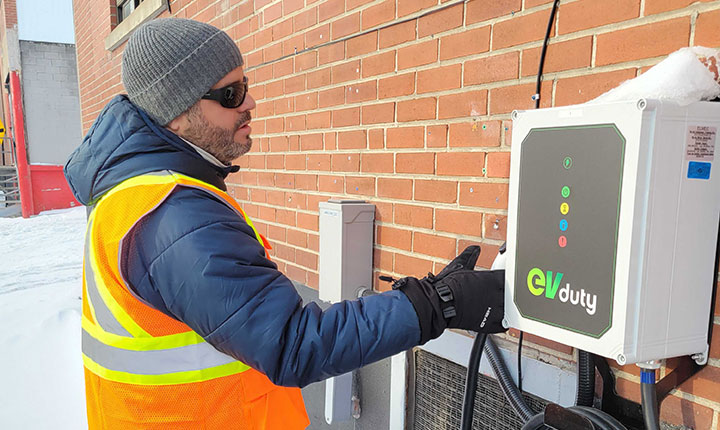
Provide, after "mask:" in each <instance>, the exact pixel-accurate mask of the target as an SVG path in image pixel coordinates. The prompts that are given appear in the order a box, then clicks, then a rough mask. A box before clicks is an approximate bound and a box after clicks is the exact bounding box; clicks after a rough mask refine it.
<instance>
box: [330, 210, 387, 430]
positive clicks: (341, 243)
mask: <svg viewBox="0 0 720 430" xmlns="http://www.w3.org/2000/svg"><path fill="white" fill-rule="evenodd" d="M319 209H320V286H319V290H320V291H319V298H320V300H323V301H326V302H330V303H338V302H341V301H343V300H352V299H356V298H357V297H358V292H359V291H360V290H361V289H362V288H372V273H373V266H372V258H373V241H374V235H373V232H374V224H375V205H372V204H368V203H366V202H365V201H362V200H329V201H327V202H321V203H320V204H319ZM352 393H353V375H352V373H346V374H344V375H340V376H335V377H333V378H329V379H327V380H326V381H325V421H326V422H327V423H328V424H333V423H335V422H338V421H348V420H350V418H351V417H352V416H354V415H357V414H358V410H359V404H358V403H357V402H358V399H356V398H353V394H352Z"/></svg>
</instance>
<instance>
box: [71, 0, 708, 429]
mask: <svg viewBox="0 0 720 430" xmlns="http://www.w3.org/2000/svg"><path fill="white" fill-rule="evenodd" d="M130 3H132V5H131V4H130ZM118 6H119V7H120V9H121V10H120V11H119V10H118ZM551 6H552V1H551V0H502V1H501V0H497V1H482V0H468V1H452V2H449V1H446V0H442V1H441V0H171V1H169V2H168V1H167V0H144V1H138V0H122V1H121V0H117V2H116V1H115V0H111V1H110V2H108V1H105V0H74V14H75V34H76V35H77V56H78V73H79V82H80V99H81V105H82V129H83V132H87V130H88V129H89V128H90V126H91V125H92V123H93V121H94V120H95V118H96V117H97V115H98V114H99V112H100V110H101V109H102V108H103V107H104V106H105V104H106V103H107V102H108V101H109V100H110V99H111V98H112V97H113V96H114V95H115V94H118V93H121V92H123V87H122V84H121V79H120V62H121V56H122V51H123V49H124V46H125V45H124V43H125V41H126V40H127V38H128V37H129V35H130V34H131V33H132V31H133V29H134V28H136V27H137V25H139V24H140V23H142V22H145V21H146V20H149V19H153V18H155V17H158V16H160V17H169V16H175V17H182V18H192V19H196V20H199V21H203V22H207V23H210V24H212V25H215V26H217V27H219V28H221V29H223V30H225V31H226V32H227V33H228V34H230V35H231V37H232V38H233V39H234V40H235V41H236V43H237V44H238V46H239V47H240V50H241V51H242V53H243V55H244V58H245V68H246V69H245V70H246V75H247V76H248V79H249V82H250V91H251V93H252V95H253V97H254V98H255V99H256V100H257V108H256V110H255V111H254V112H253V123H252V129H253V135H254V142H255V145H254V147H253V149H252V151H251V152H250V153H248V154H247V155H246V156H243V157H241V158H240V159H239V160H238V162H239V163H240V165H241V167H242V169H241V171H240V172H239V173H237V174H234V175H233V176H231V177H229V178H228V181H227V182H228V185H229V192H230V193H231V194H232V195H233V196H234V197H235V198H236V199H237V200H238V201H239V202H240V203H241V205H242V206H243V208H244V209H245V211H246V212H247V213H248V215H249V216H250V217H252V219H253V220H255V226H256V227H257V228H258V231H260V232H261V233H263V234H264V235H266V236H267V237H268V238H269V239H270V241H271V242H272V245H273V251H272V254H273V256H272V257H273V261H275V262H277V263H278V265H279V267H280V269H281V270H282V271H283V272H284V273H286V274H287V275H288V276H289V277H290V278H292V279H293V280H295V281H296V282H297V283H298V285H299V287H298V289H299V290H300V292H301V294H303V295H304V296H306V297H308V298H316V297H317V291H315V290H316V289H317V287H318V270H319V268H318V255H319V242H320V241H319V228H318V223H319V215H318V203H319V202H322V201H327V200H328V199H330V198H338V199H364V200H367V201H369V202H371V203H373V204H375V205H376V208H377V213H376V217H375V218H376V227H375V243H374V262H373V265H374V274H375V279H376V281H375V282H376V284H375V285H374V286H375V288H377V289H380V290H383V289H387V288H389V284H383V283H378V282H377V275H380V274H384V275H391V276H393V277H395V278H398V277H402V276H407V275H415V276H417V275H423V274H425V273H427V272H428V271H434V272H435V273H437V271H438V270H439V269H440V268H441V267H443V266H444V265H445V264H446V263H447V262H448V261H449V260H450V259H451V258H452V257H454V256H455V255H457V253H459V252H460V251H462V250H463V249H464V248H465V247H466V246H467V245H469V244H480V245H481V246H482V249H483V251H482V255H481V256H480V265H481V266H483V267H489V266H490V264H491V262H492V260H493V258H494V257H495V255H496V253H497V250H498V248H499V247H500V246H501V245H502V243H503V241H504V239H505V234H506V214H507V206H508V176H509V160H510V147H511V142H510V136H511V133H510V128H511V125H512V123H511V121H510V113H511V112H512V110H514V109H531V108H533V106H534V102H533V100H532V96H533V95H534V94H535V80H536V73H537V70H538V63H539V57H540V51H541V46H542V42H543V38H544V35H545V32H546V28H547V23H548V18H549V16H550V9H551ZM120 17H122V19H121V20H120ZM554 24H555V25H554V27H553V28H554V29H553V32H552V34H551V38H550V44H549V49H548V53H547V59H546V63H545V74H544V79H543V84H542V90H541V92H540V93H541V94H540V95H541V106H543V107H548V106H564V105H570V104H575V103H582V102H585V101H588V100H590V99H592V98H594V97H596V96H598V95H600V94H602V93H603V92H605V91H606V90H608V89H610V88H613V87H615V86H617V85H618V84H620V83H621V82H623V81H625V80H627V79H631V78H633V77H636V76H638V75H639V74H641V73H642V72H643V71H645V70H646V69H647V68H648V67H650V66H652V65H654V64H656V63H658V62H659V61H661V60H662V59H664V58H665V57H666V56H667V54H669V53H671V52H673V51H675V50H677V49H679V48H681V47H685V46H709V47H716V48H717V47H720V32H718V31H717V29H718V27H720V2H718V1H694V0H563V1H561V2H560V7H559V12H558V15H557V17H556V20H555V23H554ZM718 302H719V303H720V300H718ZM718 318H720V308H716V310H715V326H714V327H715V333H716V335H715V336H714V338H713V345H712V346H711V351H710V355H711V359H710V364H709V365H708V366H707V367H706V368H705V369H703V370H702V371H701V372H700V373H699V374H698V375H696V376H695V377H694V378H693V379H692V380H691V381H688V382H687V383H685V384H684V385H682V386H680V388H679V389H678V390H676V391H673V393H672V395H671V396H669V397H667V398H666V399H665V400H664V402H663V404H662V419H663V420H664V421H666V422H668V423H670V424H673V425H677V426H679V427H678V428H695V429H711V428H712V429H720V427H719V426H720V335H718V334H717V333H720V324H718V323H719V322H720V320H719V319H718ZM516 335H517V333H512V332H511V333H509V334H508V335H506V336H505V337H504V338H503V339H502V341H501V348H502V349H504V350H505V351H513V350H514V349H515V348H516V346H515V345H516V340H515V337H516ZM457 336H458V337H460V338H464V339H467V338H465V337H464V336H462V335H459V334H458V335H457ZM448 342H449V343H446V344H443V346H438V345H439V344H437V343H436V344H435V347H432V346H431V347H427V348H419V349H417V350H416V351H413V352H412V353H411V354H409V355H408V358H409V360H411V362H412V363H413V364H414V366H410V367H409V368H410V369H414V370H410V371H409V376H408V381H409V386H410V387H411V389H410V391H409V395H408V397H407V399H406V400H407V401H408V403H407V404H408V411H407V416H406V415H405V410H400V411H398V410H397V409H398V408H401V409H402V408H404V406H403V405H404V403H402V402H399V403H393V402H394V400H392V399H391V394H392V392H393V390H395V391H397V390H396V389H395V388H390V380H391V378H390V377H389V376H388V373H389V369H390V368H391V364H390V360H389V359H388V360H386V361H383V362H380V363H378V364H375V365H372V366H369V367H368V368H367V369H362V370H361V371H360V379H361V381H362V384H361V387H362V389H361V392H360V397H361V402H362V404H363V412H362V415H361V418H360V419H359V420H357V421H355V422H354V423H350V424H334V425H333V426H327V425H326V424H325V422H324V419H323V409H322V408H323V405H322V402H323V397H322V396H323V393H322V389H321V388H317V386H320V387H322V384H313V385H311V386H310V387H307V388H306V389H305V390H304V395H305V398H306V402H307V404H308V412H309V414H310V417H311V419H312V422H313V426H312V428H334V429H346V428H367V429H388V428H392V429H397V428H400V427H398V423H399V422H405V423H406V424H407V425H408V426H410V423H412V424H413V425H415V428H417V429H421V428H422V429H433V428H447V427H451V428H457V422H458V421H459V410H457V405H458V404H459V402H460V399H461V398H462V378H463V373H464V371H463V370H462V368H461V366H458V365H456V364H455V363H459V364H460V365H465V363H466V360H467V355H468V353H469V349H470V346H469V341H468V342H464V343H463V341H462V340H460V341H452V340H451V341H448ZM453 342H454V343H453ZM525 342H526V343H525V345H524V348H523V350H524V352H525V361H524V363H525V364H524V366H526V367H525V369H526V370H525V374H524V381H525V382H524V387H525V389H526V391H527V392H528V393H530V394H535V395H536V396H539V397H541V398H544V399H545V400H549V401H553V402H560V403H562V404H567V402H568V401H570V402H572V400H573V399H572V398H571V399H568V398H567V396H566V397H562V396H561V395H559V394H558V393H559V392H563V393H565V395H566V394H567V393H570V396H571V397H572V396H574V392H573V390H574V385H573V384H574V383H573V380H572V378H573V377H574V372H575V370H574V364H573V363H574V360H575V358H574V351H573V349H572V348H570V347H567V346H564V345H560V344H557V343H554V342H549V341H547V340H544V339H541V338H537V337H534V336H526V337H525ZM431 343H432V342H431ZM428 345H430V344H428ZM458 351H460V352H459V353H458ZM446 359H448V360H449V361H447V360H446ZM399 361H400V362H401V364H402V363H404V360H399ZM453 361H455V363H453ZM394 363H395V364H396V362H394ZM395 364H393V365H392V366H393V369H396V367H394V366H395ZM671 365H672V363H671ZM511 366H513V365H512V364H511ZM614 371H615V376H616V377H617V381H618V383H617V388H618V392H619V394H620V395H621V396H623V397H625V398H627V399H630V400H633V401H636V402H638V401H639V399H640V384H639V381H640V377H639V370H638V368H637V367H635V366H634V365H633V366H624V367H616V368H615V369H614ZM663 372H666V370H663ZM663 374H664V373H663ZM488 379H489V378H488ZM548 381H552V382H548ZM563 381H564V382H563ZM484 384H485V385H484V387H485V388H486V389H488V390H491V391H488V392H487V395H486V397H487V398H486V399H483V398H481V397H479V400H478V402H477V404H478V406H476V409H477V408H484V409H483V410H485V411H486V412H487V417H489V418H488V419H489V420H495V421H487V424H486V427H487V428H495V429H503V428H519V426H518V425H517V422H511V421H510V420H509V419H508V420H506V421H504V422H501V421H502V420H503V419H505V418H502V416H508V415H512V413H511V412H507V411H506V412H502V413H500V412H498V411H501V410H506V409H507V404H506V403H504V402H503V400H502V397H501V395H500V394H499V392H497V391H492V390H496V388H492V386H491V385H492V384H491V383H489V382H485V383H484ZM404 387H405V386H404V385H402V386H401V388H400V391H401V393H400V394H401V396H404V395H405V390H404ZM313 390H314V391H313ZM498 396H500V397H498ZM490 397H492V399H490ZM490 400H492V402H491V401H490ZM398 405H399V406H398ZM498 417H500V418H498ZM406 419H407V421H404V420H406ZM483 419H484V418H483Z"/></svg>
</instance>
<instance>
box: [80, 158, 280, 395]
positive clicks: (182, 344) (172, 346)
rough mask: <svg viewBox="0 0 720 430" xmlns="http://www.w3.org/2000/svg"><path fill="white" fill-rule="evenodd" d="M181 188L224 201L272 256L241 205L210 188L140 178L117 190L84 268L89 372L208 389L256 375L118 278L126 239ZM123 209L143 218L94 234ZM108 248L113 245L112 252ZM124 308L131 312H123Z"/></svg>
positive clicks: (167, 177) (103, 204) (102, 203)
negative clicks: (145, 318) (217, 381)
mask: <svg viewBox="0 0 720 430" xmlns="http://www.w3.org/2000/svg"><path fill="white" fill-rule="evenodd" d="M178 186H184V187H192V188H197V189H202V190H205V191H207V192H209V193H211V194H213V195H214V196H216V197H218V198H220V199H221V201H223V202H225V203H226V204H227V205H228V206H229V207H231V208H233V209H234V210H235V211H236V212H237V213H238V215H240V216H242V217H243V219H244V220H245V221H246V222H247V224H248V225H249V226H250V227H251V228H252V229H253V231H254V232H255V237H256V238H257V240H258V242H260V244H262V245H263V246H264V247H265V248H266V250H267V249H269V243H268V242H267V240H266V239H265V237H263V236H262V235H261V234H259V233H258V232H257V230H256V229H255V227H254V226H253V224H252V221H251V220H250V219H249V218H248V217H247V215H246V214H245V213H244V212H243V210H242V209H241V208H240V206H239V205H238V203H237V202H236V201H235V200H234V199H233V198H232V197H230V196H229V195H228V194H227V193H225V192H223V191H222V190H220V189H218V188H216V187H213V186H212V185H210V184H207V183H204V182H202V181H199V180H196V179H194V178H190V177H188V176H184V175H180V174H178V173H174V172H169V171H165V172H159V173H154V174H146V175H142V176H137V177H134V178H131V179H128V180H126V181H124V182H122V183H121V184H119V185H117V186H116V187H114V188H113V189H111V190H110V191H109V192H108V193H106V194H105V195H104V196H103V197H102V198H101V199H100V200H99V201H98V203H97V205H96V206H95V209H94V210H93V212H92V213H91V214H90V217H89V220H88V227H87V236H86V247H85V261H84V265H83V268H84V277H83V284H84V285H83V287H84V293H85V294H84V298H85V301H86V305H87V309H88V310H89V312H88V313H89V315H87V314H86V312H84V313H83V318H82V329H83V332H82V351H83V362H84V364H85V367H86V368H87V369H88V370H89V371H90V372H92V373H94V374H96V375H98V376H100V377H101V378H103V379H107V380H110V381H116V382H124V383H130V384H138V385H169V384H183V383H190V382H201V381H207V380H210V379H214V378H219V377H223V376H228V375H232V374H237V373H241V372H245V371H247V370H248V369H250V367H249V366H247V365H246V364H244V363H242V362H240V361H237V360H235V359H234V358H233V357H231V356H228V355H226V354H223V353H221V352H219V351H217V350H216V349H215V348H213V347H212V346H211V345H209V344H208V343H206V342H205V340H204V339H203V338H202V337H201V336H200V335H198V334H197V333H195V332H194V331H192V330H191V329H190V328H189V327H187V326H186V325H184V324H182V323H179V322H178V321H177V320H174V319H172V318H170V317H169V316H167V315H165V314H162V313H160V312H159V311H157V310H155V309H153V308H152V307H150V306H149V305H147V303H145V302H144V301H143V300H142V299H141V298H139V297H138V296H137V295H136V294H135V293H134V292H133V291H132V289H131V288H129V287H128V286H127V283H126V282H125V280H124V279H123V278H122V274H121V273H120V269H119V257H120V254H121V253H120V250H121V248H122V242H123V239H124V238H125V236H126V235H127V233H128V232H129V231H130V230H131V229H132V227H133V226H134V225H135V224H136V223H137V222H138V221H140V220H141V219H142V218H143V217H144V216H146V215H147V214H149V213H150V212H152V211H153V210H154V209H155V208H157V207H158V206H159V205H160V204H161V203H162V202H163V201H164V200H165V199H166V198H167V196H169V195H170V193H171V192H172V191H173V190H174V189H175V188H176V187H178ZM129 196H137V202H136V201H133V204H132V205H131V206H129V205H127V199H128V198H129ZM123 199H125V200H124V201H123ZM118 202H123V204H125V206H122V207H123V208H124V207H126V206H127V207H130V209H128V210H137V211H138V212H137V213H134V214H133V213H128V214H123V215H125V216H117V214H115V215H116V216H114V217H113V219H106V218H100V221H101V222H104V223H113V222H116V223H120V224H122V225H120V226H116V225H115V224H113V225H108V226H107V228H106V229H107V230H108V231H110V232H111V233H107V232H106V231H105V230H102V229H101V231H100V232H98V231H96V230H97V229H98V224H97V223H98V222H99V221H98V220H97V219H96V215H97V214H102V213H104V211H108V212H110V213H112V211H113V210H114V209H116V208H115V207H114V206H113V205H114V204H115V205H116V204H118ZM136 208H137V209H136ZM99 235H107V236H113V235H116V237H107V236H103V237H98V236H99ZM106 243H108V244H110V245H109V246H107V247H106V246H105V244H106ZM116 243H117V245H115V244H116ZM266 254H267V251H266ZM113 259H114V260H113ZM131 296H132V297H131ZM133 297H134V299H136V300H137V301H135V300H133V299H132V298H133ZM123 301H124V302H125V303H126V305H125V307H124V306H123V305H122V304H121V302H123ZM126 308H127V309H126ZM131 308H132V309H134V310H135V311H138V309H139V311H138V312H142V313H143V314H142V315H146V314H145V313H147V315H150V316H151V317H152V318H149V319H150V320H152V321H153V323H154V324H155V325H156V326H157V322H158V321H160V322H163V323H165V324H167V325H168V327H171V329H168V328H167V327H165V326H162V324H160V325H161V326H162V327H161V329H162V330H163V331H164V332H167V331H169V332H170V333H165V334H162V335H154V334H151V333H150V331H153V330H159V329H158V328H157V327H154V328H152V329H151V328H150V327H149V326H146V327H145V328H144V327H143V324H142V322H141V321H140V320H141V319H142V318H138V320H137V321H136V319H135V318H134V317H133V316H132V315H131V313H132V312H131V310H132V309H131ZM145 308H147V309H145ZM138 315H140V314H138Z"/></svg>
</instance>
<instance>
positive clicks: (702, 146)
mask: <svg viewBox="0 0 720 430" xmlns="http://www.w3.org/2000/svg"><path fill="white" fill-rule="evenodd" d="M716 137H717V127H709V126H704V125H691V126H689V127H688V133H687V143H686V145H685V159H686V160H693V161H713V160H714V159H715V141H716Z"/></svg>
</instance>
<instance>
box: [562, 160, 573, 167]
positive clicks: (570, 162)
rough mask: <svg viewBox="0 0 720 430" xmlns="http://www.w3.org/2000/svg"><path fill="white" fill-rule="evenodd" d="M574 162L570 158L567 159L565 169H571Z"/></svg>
mask: <svg viewBox="0 0 720 430" xmlns="http://www.w3.org/2000/svg"><path fill="white" fill-rule="evenodd" d="M572 163H573V160H572V158H570V157H565V159H564V160H563V167H564V168H566V169H569V168H571V167H572Z"/></svg>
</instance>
